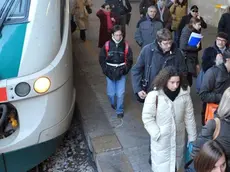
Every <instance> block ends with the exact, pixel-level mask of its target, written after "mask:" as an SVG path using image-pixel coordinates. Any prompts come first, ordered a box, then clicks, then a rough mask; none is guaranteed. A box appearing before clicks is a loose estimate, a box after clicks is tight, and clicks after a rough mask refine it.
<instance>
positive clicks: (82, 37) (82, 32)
mask: <svg viewBox="0 0 230 172" xmlns="http://www.w3.org/2000/svg"><path fill="white" fill-rule="evenodd" d="M80 38H81V40H82V41H85V40H86V36H85V30H80Z"/></svg>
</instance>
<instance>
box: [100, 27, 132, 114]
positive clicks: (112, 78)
mask: <svg viewBox="0 0 230 172" xmlns="http://www.w3.org/2000/svg"><path fill="white" fill-rule="evenodd" d="M122 34H123V33H122V27H121V26H120V25H115V26H114V27H113V29H112V39H111V40H109V41H108V42H107V43H106V44H105V45H104V46H103V47H102V49H101V52H100V55H99V62H100V65H101V68H102V71H103V73H104V74H105V76H106V81H107V95H108V97H109V100H110V103H111V106H112V108H113V109H116V114H117V117H118V118H122V117H123V116H124V96H125V85H126V75H127V74H128V72H129V70H130V69H131V67H132V64H133V53H132V50H131V48H130V47H129V46H128V43H127V42H125V41H124V40H123V36H122ZM115 96H116V98H117V99H116V102H115Z"/></svg>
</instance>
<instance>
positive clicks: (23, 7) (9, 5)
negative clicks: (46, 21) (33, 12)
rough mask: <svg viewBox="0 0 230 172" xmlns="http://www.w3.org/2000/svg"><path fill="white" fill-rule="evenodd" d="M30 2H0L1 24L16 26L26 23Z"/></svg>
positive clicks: (19, 0) (15, 0)
mask: <svg viewBox="0 0 230 172" xmlns="http://www.w3.org/2000/svg"><path fill="white" fill-rule="evenodd" d="M29 5H30V0H0V20H1V24H4V25H6V24H16V23H24V22H27V21H28V14H29Z"/></svg>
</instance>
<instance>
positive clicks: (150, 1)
mask: <svg viewBox="0 0 230 172" xmlns="http://www.w3.org/2000/svg"><path fill="white" fill-rule="evenodd" d="M152 5H155V0H141V2H140V5H139V12H140V14H142V15H144V16H145V15H146V13H147V10H148V7H150V6H152Z"/></svg>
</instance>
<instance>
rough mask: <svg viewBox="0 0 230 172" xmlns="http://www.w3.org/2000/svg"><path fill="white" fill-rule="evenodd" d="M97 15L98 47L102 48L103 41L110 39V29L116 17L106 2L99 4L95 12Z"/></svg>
mask: <svg viewBox="0 0 230 172" xmlns="http://www.w3.org/2000/svg"><path fill="white" fill-rule="evenodd" d="M97 17H98V18H99V19H100V31H99V41H98V47H99V48H102V47H103V46H104V44H105V42H106V41H108V40H110V39H111V29H112V28H113V26H114V25H115V24H116V23H117V19H116V17H115V16H114V14H113V13H112V12H111V7H110V5H109V4H108V3H104V4H103V5H102V6H101V9H100V10H99V11H98V12H97Z"/></svg>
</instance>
